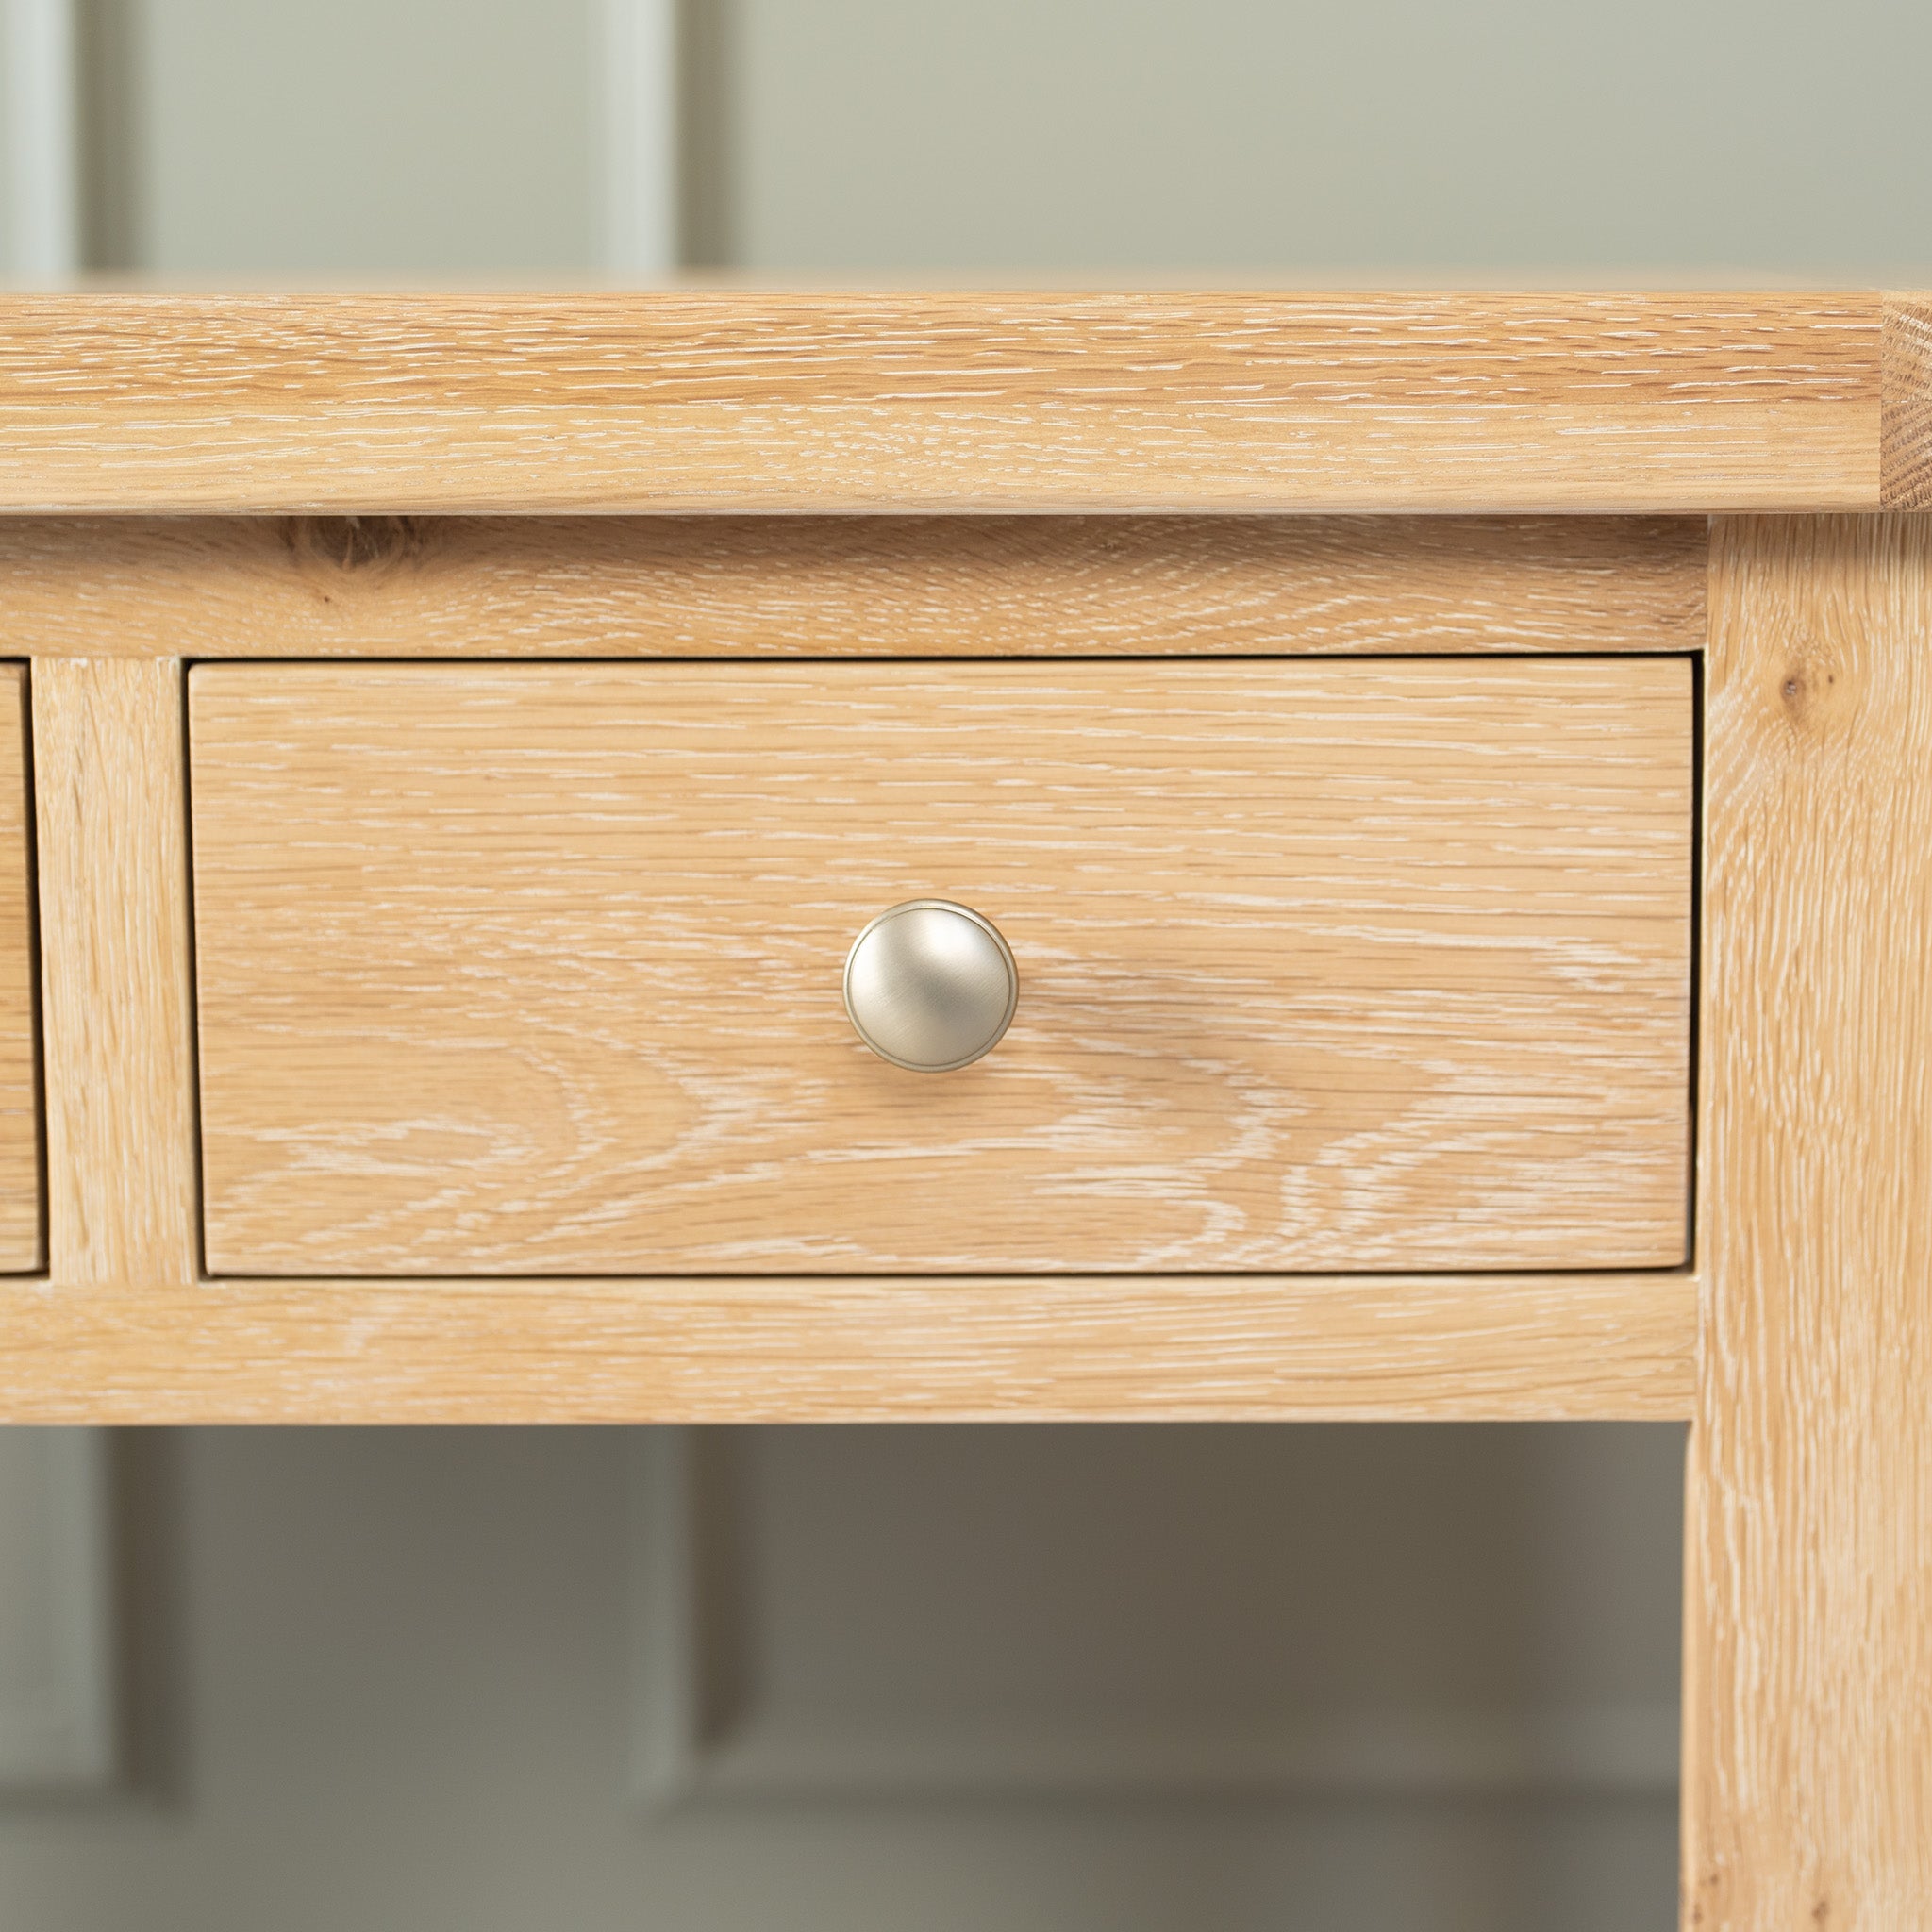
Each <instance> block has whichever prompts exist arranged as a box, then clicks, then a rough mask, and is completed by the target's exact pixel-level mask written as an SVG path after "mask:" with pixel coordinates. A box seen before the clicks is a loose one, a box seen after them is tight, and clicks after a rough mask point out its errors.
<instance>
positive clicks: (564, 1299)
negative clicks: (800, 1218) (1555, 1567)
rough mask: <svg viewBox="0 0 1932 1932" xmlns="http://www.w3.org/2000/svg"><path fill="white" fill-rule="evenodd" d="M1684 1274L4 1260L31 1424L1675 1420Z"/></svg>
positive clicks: (1692, 1314)
mask: <svg viewBox="0 0 1932 1932" xmlns="http://www.w3.org/2000/svg"><path fill="white" fill-rule="evenodd" d="M1696 1314H1697V1296H1696V1284H1695V1283H1694V1282H1693V1281H1692V1280H1691V1277H1690V1276H1689V1275H1687V1274H1674V1273H1668V1272H1660V1271H1659V1272H1651V1273H1645V1274H1477V1275H1468V1274H1411V1275H1387V1274H1376V1275H1345V1276H1339V1277H1338V1276H1332V1275H1331V1276H1321V1275H1292V1276H1283V1275H1268V1274H1243V1275H1237V1276H1232V1277H1230V1276H1219V1277H1204V1276H1200V1275H1160V1276H1154V1275H1088V1276H1079V1275H1073V1276H1066V1275H1061V1276H1052V1275H1045V1276H1041V1275H1029V1276H1023V1277H1017V1278H1016V1277H1011V1276H1007V1277H997V1276H995V1277H987V1276H974V1277H968V1278H953V1279H935V1278H934V1277H931V1276H917V1275H908V1276H900V1277H896V1278H893V1277H884V1278H880V1277H874V1278H872V1279H868V1280H854V1279H852V1278H850V1277H829V1278H827V1277H819V1278H815V1279H810V1280H805V1279H799V1278H796V1277H791V1278H784V1277H774V1278H770V1279H765V1280H735V1281H721V1280H718V1279H715V1278H713V1279H704V1278H691V1279H687V1280H682V1281H675V1280H673V1281H634V1280H633V1281H586V1280H544V1281H520V1280H514V1279H510V1280H468V1281H435V1282H421V1281H416V1282H395V1281H327V1282H315V1281H299V1282H291V1281H275V1280H261V1279H254V1280H239V1281H195V1280H192V1279H183V1280H180V1281H175V1282H172V1283H171V1282H164V1281H160V1280H157V1279H155V1278H153V1277H149V1278H147V1279H144V1280H142V1281H139V1282H121V1283H105V1284H94V1283H86V1282H75V1283H61V1284H58V1285H56V1286H55V1287H53V1288H51V1289H49V1288H47V1287H44V1286H43V1285H42V1284H40V1283H37V1282H8V1281H5V1280H0V1327H4V1332H5V1334H6V1336H7V1346H6V1348H5V1349H0V1416H4V1417H5V1418H6V1419H7V1420H8V1421H9V1422H40V1423H57V1422H64V1423H76V1422H85V1423H144V1424H160V1423H241V1422H255V1423H491V1424H495V1423H563V1422H576V1423H757V1422H773V1423H778V1422H790V1423H804V1422H908V1423H912V1422H916V1423H931V1422H1023V1421H1024V1422H1039V1421H1045V1420H1052V1419H1058V1420H1063V1421H1099V1420H1114V1421H1128V1420H1132V1421H1142V1422H1159V1421H1172V1422H1216V1421H1221V1422H1230V1421H1240V1420H1250V1421H1275V1422H1282V1421H1291V1420H1297V1419H1299V1420H1305V1421H1341V1420H1354V1421H1382V1422H1396V1421H1426V1420H1436V1421H1441V1420H1447V1419H1452V1418H1454V1419H1461V1420H1477V1419H1480V1420H1489V1421H1522V1420H1531V1419H1539V1418H1541V1419H1552V1418H1559V1419H1580V1418H1586V1417H1592V1418H1601V1417H1607V1418H1632V1417H1634V1418H1639V1419H1648V1420H1658V1419H1674V1420H1680V1419H1682V1418H1683V1417H1684V1416H1685V1415H1686V1414H1688V1412H1689V1410H1690V1406H1691V1384H1692V1361H1693V1353H1694V1341H1695V1333H1696Z"/></svg>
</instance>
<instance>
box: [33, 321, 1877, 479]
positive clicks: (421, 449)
mask: <svg viewBox="0 0 1932 1932" xmlns="http://www.w3.org/2000/svg"><path fill="white" fill-rule="evenodd" d="M1884 312H1885V304H1884V299H1883V298H1882V296H1880V295H1879V294H1878V293H1877V292H1875V291H1869V292H1853V293H1846V294H1812V293H1782V294H1684V295H1655V294H1653V295H1636V294H1546V293H1531V294H1513V295H1493V294H1447V293H1422V294H1356V295H1348V294H1341V295H1314V294H1283V293H1255V294H1225V293H1224V294H1186V293H1178V292H1175V293H1141V294H1063V295H1054V294H1039V293H1014V294H995V293H986V294H944V293H928V294H919V293H910V294H908V293H898V294H890V293H875V294H841V293H817V294H796V293H793V294H786V293H774V292H761V291H738V292H709V291H666V292H660V293H654V294H578V295H571V296H546V295H491V296H461V295H441V296H426V295H333V296H311V295H294V294H287V295H201V296H189V295H163V294H136V293H119V294H116V293H92V294H85V295H15V296H11V297H8V298H7V299H6V300H5V301H4V302H0V508H4V509H9V510H43V511H105V512H128V511H133V512H180V511H194V510H202V511H228V512H242V513H260V512H282V511H315V512H349V513H358V514H368V513H381V512H436V511H488V512H502V513H508V514H523V513H529V512H541V511H562V510H598V511H624V510H640V511H664V510H742V511H755V512H756V511H768V510H775V511H798V510H812V511H821V512H823V511H841V510H871V511H906V510H962V509H967V510H973V511H976V512H982V513H983V512H988V511H995V510H1001V509H1009V510H1026V511H1035V510H1061V511H1075V510H1105V511H1120V510H1217V511H1219V510H1256V511H1269V510H1292V511H1309V510H1369V511H1376V512H1387V511H1397V510H1453V511H1458V512H1462V511H1483V510H1497V511H1513V510H1547V509H1559V510H1571V511H1574V510H1629V511H1657V510H1664V511H1672V510H1681V511H1690V512H1695V513H1702V512H1705V511H1709V510H1723V509H1754V508H1755V509H1767V510H1773V509H1786V510H1798V509H1814V510H1816V509H1875V508H1878V506H1879V502H1880V474H1879V472H1880V453H1879V444H1880V437H1881V423H1880V416H1881V375H1880V361H1881V338H1882V336H1883V334H1884Z"/></svg>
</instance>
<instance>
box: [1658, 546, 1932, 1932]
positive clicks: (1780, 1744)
mask: <svg viewBox="0 0 1932 1932" xmlns="http://www.w3.org/2000/svg"><path fill="white" fill-rule="evenodd" d="M1712 586H1713V588H1712V622H1711V644H1710V670H1709V678H1710V684H1709V707H1708V714H1707V745H1708V751H1707V820H1706V824H1707V873H1706V888H1705V891H1706V905H1705V973H1704V980H1703V1009H1704V1021H1703V1042H1704V1046H1703V1052H1704V1057H1705V1066H1704V1077H1703V1091H1704V1095H1705V1108H1706V1110H1707V1117H1706V1123H1705V1128H1704V1160H1703V1167H1702V1179H1701V1190H1702V1202H1703V1206H1702V1210H1701V1213H1700V1216H1699V1225H1700V1228H1701V1229H1702V1230H1703V1235H1702V1248H1703V1259H1702V1266H1703V1274H1704V1283H1703V1333H1702V1342H1701V1348H1700V1374H1699V1391H1698V1402H1697V1419H1696V1425H1695V1428H1694V1431H1693V1437H1692V1444H1693V1453H1692V1461H1691V1485H1690V1507H1689V1512H1688V1530H1689V1536H1688V1552H1689V1559H1690V1560H1689V1572H1690V1574H1689V1591H1688V1600H1687V1643H1686V1682H1685V1720H1686V1776H1685V1788H1684V1800H1685V1838H1684V1846H1685V1881H1686V1882H1685V1923H1686V1924H1687V1926H1692V1927H1696V1928H1698V1932H1720V1928H1737V1932H1745V1928H1753V1932H1756V1928H1760V1927H1773V1926H1776V1927H1785V1926H1803V1927H1807V1928H1809V1927H1821V1928H1829V1932H1866V1928H1870V1932H1891V1928H1896V1927H1905V1926H1917V1925H1924V1924H1926V1923H1927V1922H1928V1919H1932V1061H1928V1057H1927V1048H1928V1043H1932V518H1927V517H1924V516H1919V517H1888V518H1867V519H1843V520H1811V519H1801V520H1789V521H1771V520H1766V521H1749V520H1747V521H1740V522H1727V523H1721V524H1720V525H1718V526H1717V529H1716V533H1715V542H1714V549H1713V575H1712Z"/></svg>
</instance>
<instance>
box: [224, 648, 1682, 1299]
mask: <svg viewBox="0 0 1932 1932" xmlns="http://www.w3.org/2000/svg"><path fill="white" fill-rule="evenodd" d="M1691 678H1692V672H1691V664H1690V663H1689V661H1688V660H1687V659H1684V658H1614V659H1612V658H1522V659H1493V658H1492V659H1472V658H1457V659H1413V658H1411V659H1399V660H1398V659H1381V660H1376V659H1355V660H1346V661H1338V660H1322V659H1308V658H1302V659H1247V660H1241V661H1232V662H1219V663H1214V662H1205V661H1175V660H1164V661H1149V660H1140V661H1133V662H1128V661H1114V662H1093V661H1088V662H1076V663H1057V664H1045V663H1040V662H1006V663H963V664H953V665H949V666H939V665H932V664H922V663H908V662H896V663H895V662H870V663H843V664H824V663H820V664H777V663H739V664H736V665H726V666H705V665H691V664H682V665H680V664H669V663H656V664H630V665H582V664H579V665H559V666H548V667H541V668H540V667H533V666H506V665H482V666H478V665H466V666H453V665H419V666H410V667H392V666H340V667H334V666H321V665H286V664H285V665H269V664H254V665H248V664H233V665H210V666H202V667H199V668H197V669H196V670H194V671H193V673H192V677H191V685H190V716H191V774H192V801H193V805H192V817H193V848H194V849H193V866H194V905H195V923H196V973H197V985H198V996H199V1002H200V1008H199V1028H200V1049H201V1057H202V1122H203V1133H204V1172H205V1184H206V1216H207V1226H206V1232H207V1243H208V1263H209V1266H210V1267H211V1269H213V1270H214V1271H215V1272H217V1273H243V1272H245V1273H262V1274H269V1273H286V1274H486V1273H514V1274H570V1273H586V1274H626V1273H665V1274H675V1273H693V1272H696V1273H713V1272H722V1273H755V1272H761V1271H781V1272H788V1273H790V1272H809V1271H814V1270H827V1271H834V1270H835V1271H839V1272H854V1271H860V1272H863V1271H879V1272H896V1271H952V1270H958V1271H976V1270H1009V1269H1022V1270H1024V1269H1094V1270H1124V1269H1145V1270H1174V1271H1195V1270H1210V1271H1219V1270H1241V1269H1268V1270H1293V1269H1322V1270H1329V1269H1352V1268H1353V1269H1392V1268H1405V1269H1407V1268H1421V1267H1443V1268H1452V1267H1453V1268H1474V1267H1525V1268H1527V1267H1539V1268H1541V1267H1612V1266H1648V1265H1659V1266H1661V1265H1673V1264H1676V1263H1678V1262H1681V1261H1682V1260H1683V1259H1684V1257H1685V1239H1686V1193H1687V1182H1688V1152H1687V1143H1688V1127H1689V1093H1690V1064H1689V1053H1690V1046H1689V1024H1690V1009H1691V1008H1690V974H1691V924H1690V913H1691V848H1692V824H1693V804H1692V758H1691V740H1692V685H1691ZM921 897H941V898H946V899H952V900H957V901H959V902H962V903H964V904H966V905H968V906H970V907H973V908H975V909H977V910H978V911H979V912H981V913H982V914H984V915H985V916H986V917H987V918H988V919H990V920H991V921H993V922H994V923H995V924H997V925H998V927H999V929H1000V930H1001V931H1002V932H1003V933H1004V934H1005V936H1006V938H1007V940H1008V942H1009V944H1010V946H1011V950H1012V954H1013V957H1014V959H1015V961H1016V963H1017V968H1018V973H1019V978H1020V995H1019V1003H1018V1008H1017V1012H1016V1014H1015V1016H1014V1018H1013V1021H1012V1024H1011V1027H1010V1029H1009V1031H1008V1033H1007V1035H1006V1037H1005V1039H1004V1040H1003V1041H1001V1042H1000V1044H999V1045H998V1047H997V1048H996V1049H995V1050H994V1051H993V1052H992V1053H991V1054H990V1055H989V1056H988V1057H987V1058H984V1059H982V1060H979V1061H978V1062H976V1063H975V1064H974V1065H972V1066H970V1067H966V1068H963V1069H960V1070H958V1071H956V1072H953V1073H947V1074H917V1073H909V1072H907V1071H904V1070H902V1069H900V1068H897V1067H894V1066H891V1065H890V1064H888V1063H886V1062H885V1061H883V1060H881V1059H879V1058H875V1057H874V1055H872V1054H871V1053H870V1052H868V1051H867V1049H866V1048H865V1047H864V1046H863V1045H862V1044H861V1043H860V1041H858V1038H857V1037H856V1035H855V1033H854V1031H853V1028H852V1026H851V1024H850V1023H849V1022H848V1019H847V1017H846V1013H845V1010H844V1008H843V1004H842V1000H841V972H842V969H843V966H844V962H845V958H846V953H847V951H848V948H849V947H850V945H851V943H852V941H853V939H854V938H855V936H856V935H857V934H858V932H859V930H860V929H861V927H863V926H864V925H865V924H866V923H867V922H868V921H869V920H870V919H872V918H873V917H874V915H875V914H876V913H878V912H880V911H881V910H883V909H884V908H888V907H890V906H891V905H893V904H895V903H896V902H899V901H902V900H906V899H911V898H921Z"/></svg>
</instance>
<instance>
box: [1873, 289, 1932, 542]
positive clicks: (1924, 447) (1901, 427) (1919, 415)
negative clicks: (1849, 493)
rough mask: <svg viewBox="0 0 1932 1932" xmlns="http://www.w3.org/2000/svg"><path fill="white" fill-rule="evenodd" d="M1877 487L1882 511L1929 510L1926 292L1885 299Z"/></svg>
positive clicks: (1931, 343) (1931, 410) (1930, 318)
mask: <svg viewBox="0 0 1932 1932" xmlns="http://www.w3.org/2000/svg"><path fill="white" fill-rule="evenodd" d="M1882 371H1883V395H1884V410H1883V427H1882V432H1881V435H1880V439H1879V446H1880V447H1879V473H1880V476H1879V489H1880V493H1881V496H1882V498H1883V500H1884V503H1885V507H1886V508H1888V509H1932V294H1925V295H1888V296H1887V297H1886V300H1885V348H1884V355H1883V358H1882Z"/></svg>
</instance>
